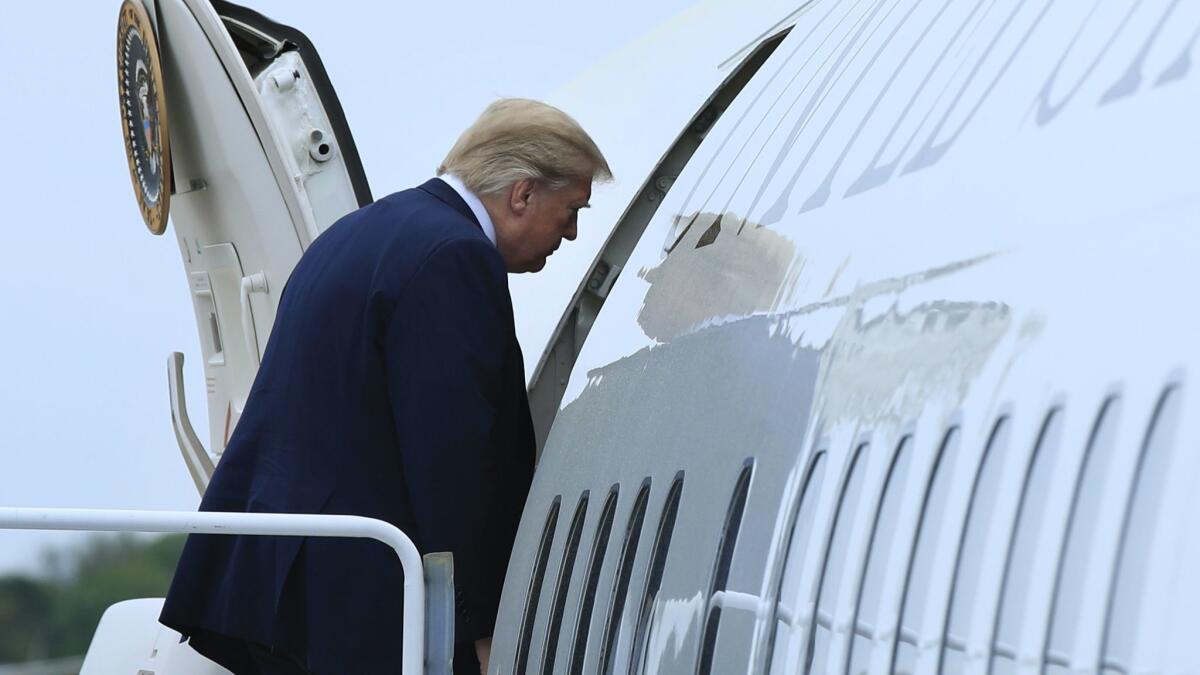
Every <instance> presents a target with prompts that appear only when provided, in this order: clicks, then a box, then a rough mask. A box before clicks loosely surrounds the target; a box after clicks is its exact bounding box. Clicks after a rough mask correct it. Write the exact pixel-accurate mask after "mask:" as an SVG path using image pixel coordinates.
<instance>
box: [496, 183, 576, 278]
mask: <svg viewBox="0 0 1200 675" xmlns="http://www.w3.org/2000/svg"><path fill="white" fill-rule="evenodd" d="M508 196H509V203H508V204H507V206H508V213H507V214H506V215H507V216H508V217H507V218H504V219H502V220H503V221H507V222H497V223H496V237H497V245H498V246H499V248H500V254H501V255H502V256H503V257H504V262H505V265H506V266H507V268H508V271H509V272H537V271H539V270H541V269H542V268H543V267H545V266H546V259H547V258H549V257H550V255H551V254H553V253H554V251H556V250H557V249H558V247H559V245H561V244H562V240H563V239H567V240H569V241H573V240H574V239H575V236H576V234H577V230H576V227H577V223H578V220H579V211H580V210H581V209H585V208H587V207H588V206H589V205H588V200H589V199H591V196H592V183H591V181H590V180H582V181H575V182H572V183H569V184H567V185H566V186H565V187H563V188H560V189H558V190H553V189H550V188H549V187H547V186H546V185H544V184H541V183H536V182H533V181H520V182H518V183H517V184H516V185H514V186H513V189H512V191H511V192H510V194H509V195H508Z"/></svg>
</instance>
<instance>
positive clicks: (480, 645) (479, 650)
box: [475, 637, 492, 675]
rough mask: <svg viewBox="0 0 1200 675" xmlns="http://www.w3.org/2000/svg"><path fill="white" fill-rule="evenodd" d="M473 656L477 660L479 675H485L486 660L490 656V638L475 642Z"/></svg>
mask: <svg viewBox="0 0 1200 675" xmlns="http://www.w3.org/2000/svg"><path fill="white" fill-rule="evenodd" d="M475 656H476V657H478V658H479V675H487V669H488V659H490V658H491V656H492V638H490V637H488V638H483V639H480V640H476V641H475Z"/></svg>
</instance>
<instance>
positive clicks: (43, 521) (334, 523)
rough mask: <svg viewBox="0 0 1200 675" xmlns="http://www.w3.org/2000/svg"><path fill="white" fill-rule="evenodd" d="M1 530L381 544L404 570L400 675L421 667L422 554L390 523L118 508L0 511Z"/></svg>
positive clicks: (418, 671) (413, 673)
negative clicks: (236, 536) (341, 539)
mask: <svg viewBox="0 0 1200 675" xmlns="http://www.w3.org/2000/svg"><path fill="white" fill-rule="evenodd" d="M0 530H78V531H92V532H171V533H185V534H224V535H229V534H244V535H266V536H283V537H347V538H356V539H375V540H376V541H381V542H383V543H385V544H387V545H388V546H391V547H392V550H393V551H395V552H396V555H397V556H398V557H399V558H400V564H401V565H402V566H403V568H404V608H403V613H404V635H403V644H402V649H403V657H402V663H401V673H402V675H420V674H421V673H423V672H424V667H425V572H424V568H423V566H422V563H421V554H420V552H418V551H417V547H416V545H415V544H413V543H412V540H411V539H409V538H408V536H407V535H405V534H404V532H402V531H400V529H399V528H397V527H396V526H394V525H392V524H391V523H387V522H384V521H382V520H378V519H375V518H364V517H362V516H336V515H310V514H300V513H226V512H218V511H126V510H119V509H29V508H15V507H0Z"/></svg>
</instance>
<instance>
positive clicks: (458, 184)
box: [438, 173, 496, 246]
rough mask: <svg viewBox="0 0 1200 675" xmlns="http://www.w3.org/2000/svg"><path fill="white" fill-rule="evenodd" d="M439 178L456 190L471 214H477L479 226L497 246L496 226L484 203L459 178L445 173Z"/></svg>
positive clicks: (493, 244)
mask: <svg viewBox="0 0 1200 675" xmlns="http://www.w3.org/2000/svg"><path fill="white" fill-rule="evenodd" d="M438 178H440V179H442V182H443V183H445V184H446V185H449V186H450V187H452V188H454V191H455V192H457V193H458V196H459V197H462V199H463V201H464V202H466V203H467V206H468V207H470V209H471V213H474V214H475V219H476V220H478V221H479V226H480V227H482V228H483V233H484V234H486V235H487V238H488V240H489V241H491V242H492V246H495V245H496V226H495V225H493V224H492V217H491V216H489V215H488V212H487V209H485V208H484V207H483V202H482V201H480V200H479V197H477V196H476V195H475V193H474V192H471V190H470V189H469V188H468V187H467V186H466V185H465V184H463V182H462V180H461V179H460V178H459V177H458V176H455V175H454V174H452V173H444V174H442V175H440V176H438Z"/></svg>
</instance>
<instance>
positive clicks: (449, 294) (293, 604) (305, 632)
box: [161, 179, 534, 674]
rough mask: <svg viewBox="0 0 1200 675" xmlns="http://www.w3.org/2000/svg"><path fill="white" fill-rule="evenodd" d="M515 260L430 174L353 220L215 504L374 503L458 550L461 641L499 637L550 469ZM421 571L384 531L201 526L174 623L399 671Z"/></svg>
mask: <svg viewBox="0 0 1200 675" xmlns="http://www.w3.org/2000/svg"><path fill="white" fill-rule="evenodd" d="M533 460H534V436H533V425H532V423H531V421H530V414H529V403H528V399H527V397H526V391H525V380H524V366H523V364H522V360H521V351H520V348H519V346H518V344H517V340H516V334H515V332H514V328H513V315H512V301H511V298H510V297H509V293H508V277H507V274H506V272H505V267H504V263H503V260H502V259H501V257H500V254H499V252H498V251H497V250H496V248H495V246H493V245H492V243H491V242H490V241H488V239H487V237H486V236H485V235H484V234H483V231H482V230H481V229H480V227H479V223H478V221H477V220H476V219H475V217H474V215H473V214H472V213H471V211H470V209H469V208H468V207H467V205H466V204H465V203H464V202H463V201H462V199H461V198H460V197H459V196H458V194H457V193H455V192H454V190H453V189H452V188H450V187H449V186H447V185H446V184H445V183H443V182H442V181H440V180H437V179H434V180H431V181H429V182H427V183H425V184H424V185H422V186H421V187H419V188H415V189H411V190H406V191H404V192H399V193H396V194H393V195H390V196H388V197H386V198H384V199H382V200H380V201H378V202H376V203H374V204H371V205H369V206H366V207H364V208H362V209H359V210H358V211H355V212H354V213H351V214H349V215H347V216H346V217H344V218H342V219H341V220H339V221H338V222H337V223H335V224H334V225H333V226H331V227H330V228H329V230H328V231H326V232H325V233H323V234H322V235H321V236H320V237H318V238H317V239H316V241H314V242H313V244H312V246H311V247H310V248H309V249H308V251H306V252H305V254H304V255H303V257H302V258H301V259H300V262H299V263H298V264H297V265H296V268H295V270H294V271H293V272H292V275H291V278H290V279H289V280H288V283H287V288H286V290H285V291H284V293H283V297H282V299H281V301H280V305H279V310H278V313H277V318H276V321H275V326H274V329H273V330H272V333H271V338H270V341H269V343H268V345H267V349H266V352H265V353H264V356H263V360H262V365H261V367H260V368H259V371H258V376H257V378H256V379H255V381H254V386H253V387H252V389H251V392H250V396H249V398H248V400H247V402H246V406H245V409H244V411H243V414H242V417H241V419H240V420H239V422H238V424H237V428H236V430H235V431H234V433H233V436H232V437H231V438H230V440H229V445H228V447H227V448H226V450H225V453H224V456H223V457H222V459H221V462H220V464H219V465H218V467H217V470H216V473H215V474H214V475H213V479H212V482H211V484H210V485H209V487H208V490H207V492H206V493H205V495H204V499H203V501H202V502H201V505H200V508H201V510H206V511H251V512H279V513H332V514H356V515H363V516H369V517H372V518H380V519H382V520H385V521H388V522H390V523H392V524H394V525H396V526H397V527H399V528H400V529H401V530H403V531H404V532H405V533H407V534H408V535H409V536H410V537H412V539H413V541H414V542H415V543H416V545H417V547H418V549H419V550H420V551H421V552H422V553H431V552H437V551H450V552H452V553H453V554H454V565H455V571H454V574H455V587H456V591H457V593H456V595H457V601H458V615H457V622H456V639H457V640H458V641H466V640H475V639H478V638H481V637H486V636H489V635H491V634H492V628H493V624H494V621H495V616H496V609H497V606H498V605H499V599H500V590H501V586H502V583H503V579H504V573H505V568H506V566H507V564H508V558H509V554H510V553H511V550H512V543H513V538H514V537H515V534H516V529H517V524H518V521H519V519H520V514H521V509H522V507H523V506H524V503H525V498H526V495H527V493H528V490H529V484H530V480H531V478H532V473H533ZM402 583H403V575H402V573H401V567H400V563H399V560H398V559H397V557H396V555H395V554H394V553H393V552H392V550H391V549H390V548H388V547H387V546H385V545H383V544H381V543H379V542H375V541H371V540H349V539H314V538H308V539H305V538H299V537H242V536H214V535H192V536H190V537H189V538H188V541H187V544H186V546H185V547H184V551H183V555H182V557H181V559H180V561H179V566H178V568H177V569H176V572H175V578H174V580H173V581H172V584H171V590H170V592H169V593H168V595H167V600H166V604H165V606H164V608H163V612H162V617H161V620H162V622H163V623H164V624H166V625H168V626H170V627H172V628H174V629H176V630H178V631H179V632H181V633H183V634H184V635H193V634H196V633H200V632H203V631H209V632H213V633H217V634H219V635H224V636H230V637H234V638H238V639H243V640H249V641H253V642H257V643H260V644H263V645H267V646H272V647H275V648H277V649H281V650H284V651H286V652H288V653H290V654H292V655H294V656H296V657H297V658H299V659H301V660H302V661H305V662H307V664H308V667H309V669H310V670H312V671H313V672H316V673H329V674H332V673H375V672H389V671H394V670H396V669H397V668H398V667H399V664H400V642H401V639H400V638H401V626H402V617H401V615H402V612H401V609H402V603H403V590H402Z"/></svg>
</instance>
